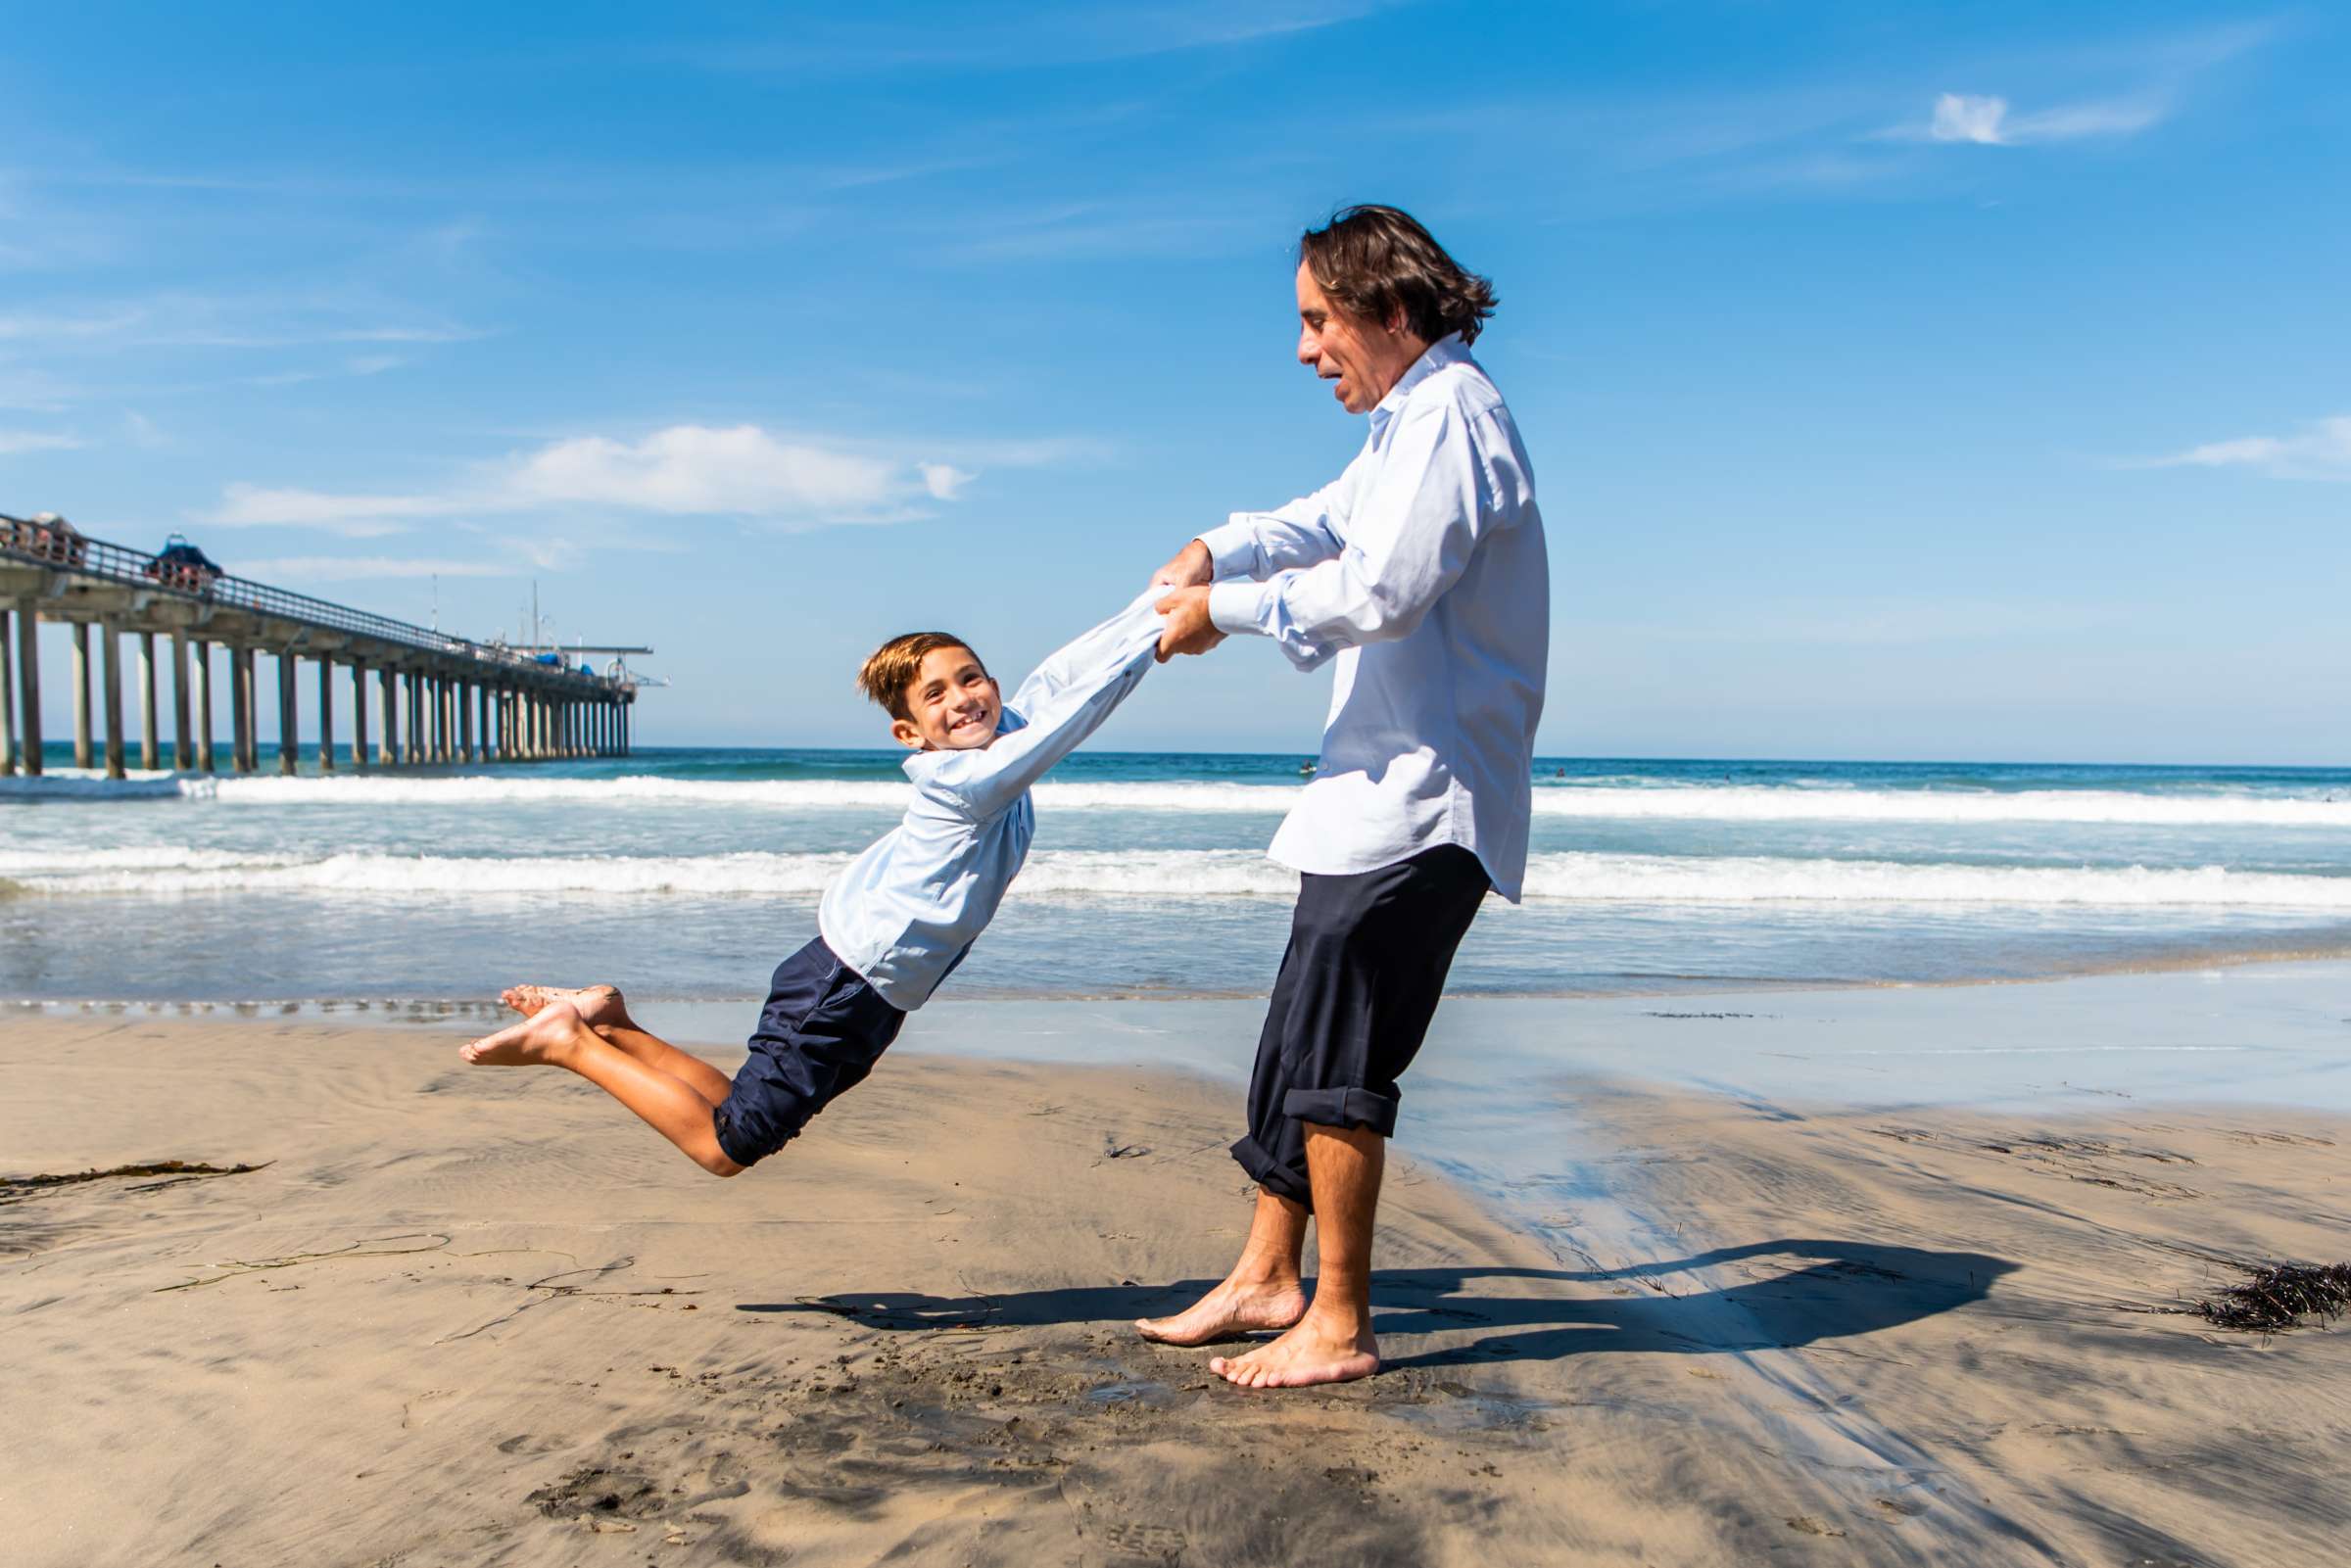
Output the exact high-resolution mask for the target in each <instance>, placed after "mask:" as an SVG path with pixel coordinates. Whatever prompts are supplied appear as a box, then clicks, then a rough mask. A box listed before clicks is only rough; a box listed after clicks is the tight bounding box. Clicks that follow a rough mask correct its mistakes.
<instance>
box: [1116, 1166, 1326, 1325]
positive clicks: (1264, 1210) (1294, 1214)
mask: <svg viewBox="0 0 2351 1568" xmlns="http://www.w3.org/2000/svg"><path fill="white" fill-rule="evenodd" d="M1305 1247H1306V1206H1305V1205H1304V1204H1299V1203H1293V1202H1291V1201H1290V1200H1289V1199H1287V1198H1276V1197H1274V1196H1273V1195H1272V1194H1271V1193H1270V1192H1268V1191H1266V1190H1265V1189H1264V1188H1262V1187H1261V1188H1259V1189H1258V1193H1257V1212H1255V1213H1254V1214H1252V1215H1251V1216H1250V1219H1249V1240H1248V1241H1247V1242H1246V1243H1244V1244H1243V1245H1242V1247H1241V1259H1240V1261H1239V1262H1237V1263H1234V1264H1233V1265H1232V1272H1231V1273H1229V1274H1227V1275H1226V1276H1224V1282H1223V1284H1221V1285H1219V1286H1218V1287H1217V1288H1216V1289H1215V1290H1212V1291H1210V1292H1209V1293H1208V1294H1207V1295H1206V1296H1203V1297H1201V1298H1200V1300H1199V1301H1197V1302H1195V1303H1193V1304H1192V1305H1191V1306H1190V1307H1186V1308H1185V1309H1184V1310H1182V1311H1180V1312H1178V1313H1176V1315H1175V1316H1174V1317H1146V1318H1142V1319H1139V1320H1138V1321H1137V1322H1136V1323H1135V1325H1134V1327H1135V1332H1137V1333H1139V1334H1141V1335H1142V1336H1143V1338H1145V1339H1147V1340H1157V1341H1159V1343H1160V1344H1162V1345H1206V1344H1208V1343H1209V1342H1210V1341H1211V1340H1221V1339H1229V1338H1231V1337H1232V1336H1233V1335H1235V1334H1239V1333H1243V1332H1245V1331H1247V1330H1249V1329H1255V1328H1288V1327H1289V1326H1290V1325H1291V1324H1292V1323H1295V1322H1297V1321H1298V1319H1299V1318H1301V1317H1303V1316H1305V1315H1306V1288H1305V1286H1304V1284H1303V1283H1302V1282H1301V1281H1300V1279H1299V1274H1298V1268H1299V1261H1300V1257H1301V1254H1302V1253H1303V1251H1304V1249H1305Z"/></svg>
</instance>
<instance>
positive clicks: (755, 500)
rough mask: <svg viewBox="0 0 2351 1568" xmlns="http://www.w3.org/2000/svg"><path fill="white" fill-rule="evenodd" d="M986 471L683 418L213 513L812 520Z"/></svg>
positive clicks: (885, 506) (891, 503)
mask: <svg viewBox="0 0 2351 1568" xmlns="http://www.w3.org/2000/svg"><path fill="white" fill-rule="evenodd" d="M1032 447H1033V448H1034V449H1035V450H1034V451H1032V450H1031V448H1032ZM1055 450H1056V449H1055V447H1054V446H1053V444H1050V443H1045V444H1033V443H1032V444H1024V445H1016V446H1012V447H1008V448H1006V449H1005V460H1007V461H1012V462H1020V461H1024V460H1028V461H1036V460H1042V458H1041V456H1040V454H1042V453H1045V452H1050V451H1055ZM959 455H960V453H959ZM976 477H977V476H976V474H975V473H974V472H973V471H971V470H970V469H967V468H963V467H958V466H956V465H954V464H951V463H946V462H936V461H927V460H926V461H914V460H910V459H908V458H906V457H904V456H900V455H897V454H894V453H890V452H888V451H881V450H878V449H872V448H866V447H862V446H856V445H851V444H847V443H840V442H827V441H822V440H818V439H811V438H803V437H790V436H783V435H778V434H776V433H773V432H770V431H768V430H765V429H762V428H761V427H759V426H757V425H734V426H729V427H725V428H717V427H712V426H707V425H672V426H669V427H668V428H666V429H663V430H656V431H654V432H653V433H652V434H651V435H649V436H647V437H645V438H644V439H643V440H640V441H633V442H632V441H621V440H615V439H614V438H612V437H609V436H574V437H569V438H566V439H563V440H559V441H552V442H549V443H548V444H547V445H545V446H543V447H540V448H539V449H537V450H536V451H523V452H516V453H514V454H512V455H511V456H508V457H506V458H504V459H503V460H501V461H498V462H494V463H489V464H484V465H482V466H480V467H479V468H477V469H475V470H474V471H472V472H471V473H470V474H468V475H466V476H465V477H463V478H462V479H460V480H459V481H458V482H456V483H455V484H453V485H451V486H448V487H446V488H444V489H441V490H437V491H427V492H422V493H417V494H407V495H402V494H367V493H340V492H327V491H317V490H304V489H283V488H271V487H265V486H260V485H251V484H235V485H230V486H229V487H227V489H226V490H225V491H224V492H223V494H222V497H221V502H220V505H219V506H218V507H217V508H216V510H215V511H214V512H213V513H212V514H211V515H210V517H209V519H208V521H211V522H213V523H216V524H218V525H221V526H224V527H230V528H250V527H270V526H279V525H308V526H312V527H318V528H324V529H328V530H331V531H333V532H336V533H341V534H345V535H348V536H352V537H365V536H367V535H370V534H387V533H397V532H400V531H401V530H402V529H404V528H406V527H407V526H408V524H409V523H411V522H413V521H416V520H418V519H424V518H435V517H456V518H462V517H479V516H490V515H499V514H512V513H524V512H553V511H559V510H563V509H566V508H585V509H602V510H608V511H619V512H650V513H655V514H658V515H662V516H670V517H744V518H750V519H755V520H757V521H760V522H765V523H769V524H774V525H779V526H783V527H800V528H808V527H817V526H822V525H824V524H829V523H881V522H896V521H900V520H903V519H905V518H909V517H914V516H919V515H921V514H922V509H923V507H924V506H925V505H926V504H927V503H929V502H934V501H951V500H955V499H958V498H959V497H960V496H961V495H962V493H963V491H964V489H965V487H967V486H968V485H970V484H971V482H972V481H973V479H974V478H976Z"/></svg>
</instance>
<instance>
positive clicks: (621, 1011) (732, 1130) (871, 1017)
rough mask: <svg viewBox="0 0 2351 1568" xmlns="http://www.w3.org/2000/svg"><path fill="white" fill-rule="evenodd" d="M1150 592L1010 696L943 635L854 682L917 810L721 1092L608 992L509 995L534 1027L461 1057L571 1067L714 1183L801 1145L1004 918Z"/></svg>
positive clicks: (835, 896)
mask: <svg viewBox="0 0 2351 1568" xmlns="http://www.w3.org/2000/svg"><path fill="white" fill-rule="evenodd" d="M1163 594H1164V590H1159V589H1154V590H1152V591H1151V592H1149V593H1146V594H1143V595H1142V597H1140V598H1138V599H1136V600H1135V601H1134V602H1133V603H1132V604H1130V605H1128V607H1127V608H1126V609H1125V610H1124V611H1122V612H1121V613H1120V614H1118V615H1115V616H1113V617H1112V618H1111V619H1109V620H1107V621H1105V622H1103V623H1102V624H1101V625H1100V626H1097V627H1095V628H1094V629H1093V630H1092V631H1090V632H1088V633H1086V634H1085V635H1084V636H1082V637H1080V638H1079V639H1078V640H1077V641H1075V642H1072V643H1071V644H1070V645H1069V646H1067V647H1065V648H1063V649H1062V650H1061V651H1060V652H1058V653H1055V654H1054V655H1053V656H1052V657H1050V658H1048V659H1046V660H1045V662H1044V663H1043V664H1040V665H1038V666H1037V668H1036V671H1035V673H1034V674H1032V675H1031V676H1030V677H1029V679H1028V680H1027V681H1025V682H1023V683H1022V684H1021V689H1019V690H1018V691H1016V692H1014V693H1013V697H1012V700H1011V702H1009V703H1007V702H1005V701H1004V700H1003V698H1002V695H1001V693H1000V692H999V691H998V689H997V687H996V683H995V681H994V680H993V679H991V678H990V677H989V675H988V673H987V669H986V667H985V666H984V665H983V664H982V663H981V662H980V656H979V655H978V654H976V653H974V652H973V651H972V650H971V648H970V647H969V646H968V645H967V644H965V643H964V642H963V641H961V640H960V639H957V638H953V637H949V636H948V635H946V634H945V633H943V632H915V633H910V634H908V635H906V636H904V637H896V638H892V639H890V640H889V641H888V642H885V643H883V644H882V646H881V647H880V648H879V649H877V650H876V651H875V653H874V655H873V656H872V657H871V658H869V659H867V660H866V661H865V667H864V668H863V669H862V670H861V671H859V672H858V677H857V684H858V687H859V689H862V690H863V691H864V692H865V694H866V695H867V696H869V697H871V698H872V699H873V700H874V701H875V702H877V703H879V704H881V705H882V706H883V707H884V708H885V709H887V710H888V713H889V715H890V725H889V733H890V736H891V737H892V738H894V739H895V740H896V741H897V742H898V743H899V744H900V745H903V746H906V747H907V748H909V749H910V750H912V751H913V752H914V753H915V754H914V755H913V756H911V757H909V758H907V759H906V764H905V767H906V775H907V777H908V778H909V779H911V780H912V781H913V782H914V802H913V804H912V805H910V806H908V807H907V808H906V816H905V819H904V820H903V821H902V822H900V823H899V824H898V826H897V827H896V828H895V829H894V830H892V831H891V832H888V833H887V834H885V835H884V836H883V837H882V838H881V839H880V840H879V841H878V842H876V843H875V844H874V845H873V846H872V847H871V848H869V849H867V850H866V851H865V853H863V854H862V855H859V856H858V857H857V859H856V860H855V861H854V862H852V863H851V864H850V865H849V866H848V868H847V869H846V870H844V871H842V872H841V874H840V876H838V877H836V878H835V879H833V881H832V882H831V884H830V885H828V886H827V887H826V889H825V894H824V898H823V901H822V902H821V903H820V904H819V905H818V907H817V930H818V935H817V936H816V937H815V938H814V939H813V940H811V941H810V942H809V943H808V945H807V946H805V947H803V948H801V949H800V950H799V951H798V952H797V953H794V954H793V955H792V957H790V958H788V959H786V960H785V961H784V962H783V963H782V964H781V965H779V966H777V969H776V974H775V978H774V980H773V981H772V983H771V986H770V993H769V996H768V999H767V1007H766V1010H765V1011H764V1012H762V1013H761V1014H760V1015H759V1026H758V1029H757V1031H756V1032H754V1033H753V1034H752V1036H751V1041H750V1045H751V1054H750V1058H749V1060H747V1061H745V1062H744V1065H743V1068H742V1070H740V1071H739V1072H737V1073H736V1075H735V1077H734V1079H733V1080H732V1081H731V1082H730V1081H729V1079H728V1078H727V1075H726V1074H725V1073H723V1072H721V1071H719V1070H718V1069H716V1068H713V1067H711V1066H710V1065H709V1064H708V1063H707V1062H704V1061H702V1060H701V1059H700V1058H699V1057H695V1056H690V1055H688V1054H687V1053H686V1052H684V1051H681V1050H679V1049H678V1048H677V1047H675V1046H673V1045H670V1044H668V1043H667V1042H665V1041H662V1040H659V1039H656V1038H654V1037H653V1036H652V1035H650V1034H648V1033H646V1032H645V1031H644V1030H643V1029H641V1028H639V1027H638V1026H637V1024H636V1022H635V1021H633V1020H632V1019H630V1017H629V1015H628V1010H627V1008H626V1007H625V1006H624V1005H623V1003H622V1001H621V995H620V993H619V992H618V991H617V990H614V989H613V988H612V987H611V986H609V985H594V986H589V987H587V988H586V989H584V990H578V991H557V990H552V989H550V988H548V987H546V986H538V985H518V986H515V987H513V988H512V989H510V990H508V991H506V992H505V993H504V996H503V997H502V1000H503V1001H504V1002H505V1004H506V1005H507V1006H508V1007H511V1008H513V1009H514V1010H515V1011H517V1012H522V1013H528V1014H529V1015H530V1017H529V1018H528V1019H527V1020H526V1021H525V1022H521V1023H517V1024H515V1025H514V1026H513V1027H511V1028H508V1029H504V1030H503V1031H501V1032H499V1033H497V1034H493V1035H490V1036H488V1037H487V1038H485V1039H480V1040H476V1041H474V1042H473V1043H472V1044H470V1045H467V1046H465V1047H464V1048H463V1049H462V1050H461V1051H460V1052H459V1053H458V1054H459V1055H461V1056H462V1057H464V1059H465V1060H466V1061H468V1062H471V1063H475V1064H478V1065H482V1066H488V1067H534V1066H546V1067H559V1068H569V1069H571V1070H572V1071H574V1072H577V1073H578V1074H579V1075H580V1076H581V1077H584V1078H586V1079H587V1080H588V1081H589V1082H591V1083H593V1084H595V1085H597V1086H598V1087H599V1088H600V1089H603V1090H604V1091H606V1092H607V1093H609V1094H610V1095H611V1096H612V1097H613V1098H614V1099H616V1100H618V1101H619V1102H620V1103H621V1104H622V1105H625V1106H627V1107H628V1108H629V1109H630V1110H631V1111H634V1112H636V1113H637V1115H638V1116H639V1117H643V1118H644V1119H645V1121H646V1122H647V1124H648V1125H649V1126H651V1127H652V1128H653V1130H654V1131H656V1132H658V1133H660V1134H661V1135H662V1136H663V1137H665V1138H667V1139H668V1140H669V1141H670V1142H672V1143H674V1144H676V1145H677V1146H678V1147H679V1148H680V1149H682V1150H684V1151H685V1152H686V1154H687V1155H688V1157H689V1158H691V1159H692V1160H693V1161H694V1163H695V1164H698V1165H700V1166H701V1167H702V1168H703V1169H704V1170H707V1171H709V1172H710V1173H711V1174H713V1175H719V1176H733V1175H737V1174H740V1173H741V1172H742V1171H743V1170H744V1169H745V1168H746V1167H748V1166H750V1165H752V1164H757V1163H758V1162H759V1161H760V1160H761V1159H763V1158H765V1157H766V1156H768V1155H771V1154H774V1153H775V1152H776V1151H777V1150H778V1149H781V1148H783V1147H784V1145H785V1144H786V1143H788V1142H790V1141H791V1140H792V1137H793V1136H795V1135H796V1134H797V1133H798V1132H799V1130H800V1129H801V1127H803V1126H805V1125H806V1124H807V1121H808V1118H809V1117H813V1116H815V1115H816V1114H817V1112H819V1111H821V1110H823V1109H824V1108H825V1106H826V1105H828V1104H830V1103H831V1102H832V1101H833V1100H834V1099H835V1098H836V1097H838V1096H840V1095H841V1094H843V1093H845V1092H846V1091H847V1090H849V1089H851V1088H854V1087H855V1086H856V1085H857V1084H858V1083H860V1082H861V1081H863V1080H864V1078H865V1075H866V1074H867V1073H868V1072H870V1071H871V1070H873V1066H874V1063H875V1062H876V1060H878V1059H879V1058H880V1057H881V1055H882V1053H883V1051H884V1050H886V1049H887V1048H888V1045H889V1043H890V1041H892V1040H893V1039H895V1038H897V1033H898V1028H899V1026H900V1025H901V1024H903V1023H904V1022H906V1015H907V1014H909V1013H911V1012H913V1011H914V1010H915V1009H916V1008H918V1007H921V1006H922V1005H923V1003H925V1002H926V1001H928V1000H930V997H931V993H932V992H933V991H934V990H935V989H936V988H937V986H938V983H939V981H941V980H943V979H945V978H946V977H947V975H948V974H950V973H951V972H952V971H953V970H954V968H955V966H956V965H957V964H959V963H961V962H962V961H963V957H964V955H965V954H966V953H968V952H969V951H970V950H971V945H972V942H973V940H974V938H976V937H978V936H979V934H980V933H981V931H983V930H984V929H985V928H986V927H987V923H988V921H989V920H991V919H992V918H994V916H995V913H996V906H997V904H998V903H999V902H1001V901H1002V899H1003V897H1004V890H1005V888H1006V887H1007V886H1009V885H1010V884H1011V881H1012V879H1013V878H1014V876H1015V875H1017V874H1018V873H1019V871H1020V869H1021V863H1022V862H1023V861H1024V860H1025V859H1027V858H1028V854H1029V841H1030V838H1031V837H1032V834H1033V833H1034V832H1035V823H1036V816H1035V811H1034V808H1033V807H1032V806H1031V804H1030V801H1029V786H1030V785H1031V784H1034V783H1035V782H1036V781H1037V779H1038V778H1039V777H1041V776H1042V775H1043V774H1044V772H1045V771H1046V770H1047V769H1049V768H1051V767H1052V766H1053V764H1054V763H1056V762H1059V761H1060V760H1061V759H1062V758H1063V757H1065V756H1067V755H1068V754H1069V753H1070V752H1071V751H1072V750H1074V749H1075V748H1076V747H1077V746H1078V744H1079V742H1080V741H1081V740H1083V739H1084V738H1085V737H1086V736H1089V735H1091V734H1092V733H1093V732H1094V731H1095V730H1096V729H1097V728H1099V727H1100V726H1101V723H1102V721H1103V720H1105V719H1107V718H1109V717H1110V714H1111V711H1112V710H1113V709H1115V708H1116V707H1117V706H1118V705H1119V703H1120V702H1121V701H1123V700H1125V698H1126V696H1127V693H1128V692H1129V691H1131V690H1133V689H1134V688H1135V685H1136V684H1137V683H1138V682H1140V681H1141V680H1142V678H1143V673H1144V672H1145V671H1146V670H1148V669H1150V667H1151V663H1152V655H1153V653H1154V652H1155V651H1156V650H1157V648H1158V646H1159V635H1160V628H1161V621H1160V617H1159V616H1158V615H1157V614H1156V613H1155V612H1154V611H1153V609H1152V604H1153V603H1154V601H1156V600H1157V599H1159V598H1160V597H1162V596H1163Z"/></svg>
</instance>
